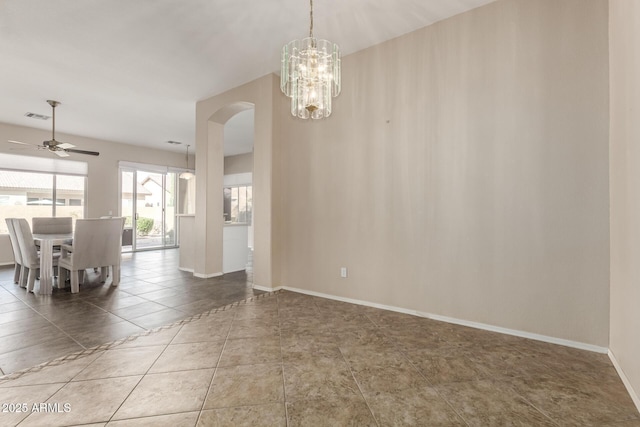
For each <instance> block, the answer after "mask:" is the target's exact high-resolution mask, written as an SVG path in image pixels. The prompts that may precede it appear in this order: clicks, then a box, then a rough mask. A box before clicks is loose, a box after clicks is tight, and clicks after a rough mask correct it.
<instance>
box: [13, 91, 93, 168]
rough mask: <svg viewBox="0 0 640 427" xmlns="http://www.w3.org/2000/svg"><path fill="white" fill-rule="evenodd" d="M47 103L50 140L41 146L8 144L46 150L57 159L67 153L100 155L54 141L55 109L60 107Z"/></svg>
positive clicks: (24, 143)
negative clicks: (49, 120)
mask: <svg viewBox="0 0 640 427" xmlns="http://www.w3.org/2000/svg"><path fill="white" fill-rule="evenodd" d="M47 103H48V104H49V105H50V106H51V109H52V110H53V113H52V114H51V117H52V125H51V139H50V140H47V141H42V145H36V144H29V143H27V142H21V141H14V140H11V139H10V140H9V141H8V142H10V143H12V144H21V145H29V146H32V147H35V148H36V149H40V150H42V149H46V150H49V151H50V152H52V153H54V154H55V155H57V156H59V157H69V153H77V154H87V155H89V156H99V155H100V153H98V152H97V151H87V150H79V149H77V148H75V145H73V144H69V143H68V142H60V141H56V107H57V106H58V105H60V102H58V101H54V100H52V99H47Z"/></svg>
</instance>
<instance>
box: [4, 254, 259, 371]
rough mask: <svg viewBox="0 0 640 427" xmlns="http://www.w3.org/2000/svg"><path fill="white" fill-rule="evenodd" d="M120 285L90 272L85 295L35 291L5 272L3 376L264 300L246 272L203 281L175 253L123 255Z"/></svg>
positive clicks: (83, 288) (10, 269)
mask: <svg viewBox="0 0 640 427" xmlns="http://www.w3.org/2000/svg"><path fill="white" fill-rule="evenodd" d="M121 277H122V279H121V282H120V285H119V286H118V287H116V288H114V287H112V286H110V279H107V283H106V284H103V283H100V282H99V275H97V274H93V273H92V272H90V274H88V279H89V280H88V281H87V283H86V284H85V285H82V286H81V287H80V292H79V293H77V294H71V293H70V291H69V289H68V288H67V289H55V288H54V294H53V295H51V296H43V295H34V294H32V293H27V292H26V290H25V289H24V288H21V287H19V286H18V285H16V284H14V283H13V267H1V268H0V370H1V372H0V374H8V373H11V372H14V371H17V370H20V369H24V368H28V367H30V366H33V365H36V364H39V363H42V362H46V361H48V360H51V359H54V358H56V357H59V356H63V355H65V354H68V353H72V352H76V351H80V350H83V349H85V348H90V347H93V346H96V345H98V344H103V343H106V342H110V341H114V340H117V339H119V338H123V337H126V336H129V335H134V334H138V333H140V332H143V331H145V330H147V329H151V328H154V327H156V326H160V325H166V324H169V323H172V322H174V321H176V320H178V319H183V318H185V317H189V316H191V315H193V314H197V313H202V312H204V311H207V310H210V309H212V308H215V307H221V306H224V305H227V304H230V303H232V302H234V301H239V300H243V299H245V298H247V297H250V296H253V295H257V294H259V293H261V292H260V291H254V290H253V289H252V287H251V286H252V285H251V280H250V279H251V278H250V277H249V278H247V275H246V274H245V273H244V272H241V273H232V274H227V275H224V276H222V277H219V278H212V279H198V278H195V277H193V275H192V274H191V273H185V272H181V271H179V270H178V251H177V250H175V249H170V250H163V251H149V252H137V253H128V254H124V255H123V261H122V274H121Z"/></svg>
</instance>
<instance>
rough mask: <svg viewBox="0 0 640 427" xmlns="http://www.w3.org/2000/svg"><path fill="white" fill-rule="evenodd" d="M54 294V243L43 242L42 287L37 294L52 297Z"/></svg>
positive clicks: (37, 290) (41, 245)
mask: <svg viewBox="0 0 640 427" xmlns="http://www.w3.org/2000/svg"><path fill="white" fill-rule="evenodd" d="M52 292H53V243H52V242H51V241H47V240H43V241H42V242H41V244H40V286H39V287H38V289H36V292H35V293H37V294H40V295H51V293H52Z"/></svg>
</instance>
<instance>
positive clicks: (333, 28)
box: [0, 0, 493, 154]
mask: <svg viewBox="0 0 640 427" xmlns="http://www.w3.org/2000/svg"><path fill="white" fill-rule="evenodd" d="M491 1H493V0H316V1H315V3H314V35H315V36H316V37H318V38H326V39H328V40H331V41H333V42H335V43H338V44H339V45H340V47H341V49H342V54H343V56H344V55H347V54H350V53H353V52H356V51H358V50H361V49H364V48H366V47H369V46H372V45H375V44H378V43H380V42H383V41H385V40H389V39H391V38H394V37H397V36H399V35H402V34H405V33H408V32H411V31H413V30H416V29H418V28H421V27H424V26H426V25H429V24H431V23H433V22H436V21H439V20H442V19H445V18H447V17H450V16H453V15H456V14H458V13H461V12H464V11H466V10H470V9H473V8H475V7H478V6H481V5H483V4H486V3H489V2H491ZM308 31H309V2H308V1H306V0H134V1H132V0H55V1H51V0H0V59H1V61H0V62H1V65H0V122H5V123H11V124H17V125H23V126H29V127H34V128H41V129H50V128H51V121H50V120H49V121H40V120H35V119H31V118H27V117H24V114H25V113H26V112H33V113H39V114H45V115H50V114H51V109H50V107H49V105H48V104H47V103H46V102H45V101H46V100H47V99H54V100H57V101H60V102H61V103H62V105H61V106H60V107H58V109H57V110H56V122H57V123H56V131H60V132H64V133H70V134H75V135H82V136H87V137H93V138H100V139H104V140H109V141H117V142H123V143H128V144H137V145H145V146H152V147H155V148H158V149H164V150H175V151H183V150H184V149H185V148H184V145H182V146H181V145H175V146H174V145H171V144H166V143H165V141H167V140H174V141H181V142H183V143H184V144H191V145H192V146H193V145H194V139H195V103H196V101H198V100H201V99H205V98H208V97H210V96H212V95H216V94H218V93H221V92H224V91H226V90H228V89H231V88H233V87H235V86H238V85H241V84H243V83H246V82H249V81H251V80H254V79H256V78H258V77H261V76H263V75H265V74H268V73H271V72H277V73H279V67H280V49H281V48H282V45H284V44H285V43H287V42H289V41H291V40H293V39H296V38H303V37H306V36H307V34H308ZM283 96H284V95H283ZM244 116H245V118H244V120H245V122H246V121H247V120H250V121H249V123H251V122H252V121H253V119H252V116H251V115H250V114H245V115H244ZM244 127H246V126H244ZM232 129H236V132H238V134H237V135H234V136H232V138H233V139H234V140H236V141H237V140H240V139H243V138H246V137H247V135H243V132H242V129H243V123H242V120H241V119H240V118H239V119H237V123H235V124H234V126H230V127H229V132H233V131H232ZM245 133H247V132H245ZM249 134H250V135H249V136H250V137H251V138H252V131H251V132H249ZM0 143H4V142H3V141H0ZM37 143H39V141H38V142H37ZM236 154H237V153H236Z"/></svg>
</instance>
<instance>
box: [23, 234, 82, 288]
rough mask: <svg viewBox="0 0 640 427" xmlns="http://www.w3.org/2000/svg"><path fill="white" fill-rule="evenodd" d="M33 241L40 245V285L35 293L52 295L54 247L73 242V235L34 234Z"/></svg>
mask: <svg viewBox="0 0 640 427" xmlns="http://www.w3.org/2000/svg"><path fill="white" fill-rule="evenodd" d="M33 241H34V242H35V243H36V244H39V245H40V285H39V286H37V287H36V288H35V289H34V290H33V292H34V293H35V294H39V295H51V294H52V292H53V247H54V246H56V245H63V244H65V243H71V242H72V241H73V233H65V234H34V235H33Z"/></svg>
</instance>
